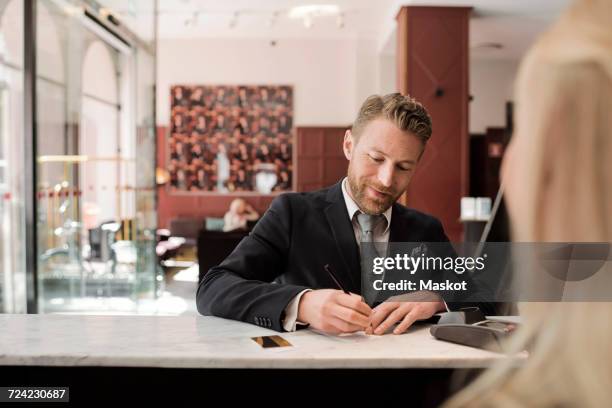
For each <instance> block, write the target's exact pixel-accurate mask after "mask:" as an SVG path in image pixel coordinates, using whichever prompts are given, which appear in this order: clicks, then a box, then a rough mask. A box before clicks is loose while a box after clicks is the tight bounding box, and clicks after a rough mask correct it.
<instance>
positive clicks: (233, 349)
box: [0, 314, 524, 368]
mask: <svg viewBox="0 0 612 408" xmlns="http://www.w3.org/2000/svg"><path fill="white" fill-rule="evenodd" d="M0 327H1V328H2V330H0V365H5V366H6V365H40V366H115V367H172V368H481V367H487V366H489V365H491V363H493V362H495V361H496V360H499V359H503V358H513V359H517V362H519V363H520V360H521V359H523V358H524V356H516V357H507V356H505V355H503V354H497V353H493V352H489V351H484V350H479V349H475V348H470V347H466V346H461V345H457V344H452V343H447V342H442V341H438V340H436V339H434V338H433V337H432V336H431V335H430V333H429V326H428V325H417V326H414V327H412V328H411V329H410V330H409V331H408V332H407V333H405V334H403V335H393V334H388V335H385V336H366V335H365V334H363V333H358V334H354V335H349V336H340V337H339V336H329V335H323V334H320V333H317V332H314V331H311V330H301V331H298V332H295V333H277V332H274V331H271V330H268V329H264V328H261V327H258V326H255V325H251V324H246V323H241V322H235V321H231V320H225V319H220V318H216V317H204V316H190V317H170V316H91V315H61V314H47V315H11V314H0ZM274 334H279V335H280V336H282V337H283V338H284V339H286V340H288V341H289V342H290V343H291V344H292V345H293V347H285V348H275V349H262V348H261V347H260V346H259V345H258V344H256V343H255V342H254V341H253V340H251V337H254V336H262V335H264V336H265V335H274Z"/></svg>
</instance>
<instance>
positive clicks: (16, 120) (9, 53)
mask: <svg viewBox="0 0 612 408" xmlns="http://www.w3.org/2000/svg"><path fill="white" fill-rule="evenodd" d="M23 10H24V9H23V2H22V1H21V0H10V1H9V0H0V313H25V311H26V293H25V290H26V289H25V286H26V280H25V279H26V273H25V240H24V235H25V212H24V211H25V210H24V185H25V184H24V183H25V182H26V181H25V180H24V178H23V171H22V166H23V164H22V163H23V157H24V156H23V155H24V142H23V140H24V128H23V105H24V98H23V81H24V75H23V48H24V47H23V44H24V43H23V32H24V31H23Z"/></svg>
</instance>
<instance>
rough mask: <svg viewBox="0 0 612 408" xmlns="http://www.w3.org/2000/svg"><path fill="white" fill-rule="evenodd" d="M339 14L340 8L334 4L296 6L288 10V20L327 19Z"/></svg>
mask: <svg viewBox="0 0 612 408" xmlns="http://www.w3.org/2000/svg"><path fill="white" fill-rule="evenodd" d="M338 14H340V7H338V6H337V5H335V4H309V5H304V6H296V7H293V8H292V9H291V10H289V18H295V19H304V18H306V17H311V18H312V17H329V16H337V15H338Z"/></svg>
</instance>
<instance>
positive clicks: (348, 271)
mask: <svg viewBox="0 0 612 408" xmlns="http://www.w3.org/2000/svg"><path fill="white" fill-rule="evenodd" d="M340 183H341V182H340ZM340 183H337V184H336V185H334V186H333V187H332V188H330V190H329V191H328V193H327V201H328V202H329V203H330V204H329V205H328V206H327V207H326V208H325V217H326V218H327V222H328V223H329V226H330V228H331V231H332V235H333V237H334V240H335V241H336V246H337V248H338V252H339V253H340V257H341V258H342V261H343V264H342V265H337V266H336V269H339V270H338V272H337V273H338V275H340V276H339V278H340V279H341V280H342V283H343V284H348V285H347V288H348V289H349V290H350V291H351V292H353V293H361V276H360V274H361V272H360V270H361V269H360V266H359V247H358V246H357V241H355V233H354V232H353V225H352V224H351V220H350V219H349V217H348V213H347V211H346V203H345V202H344V196H343V195H342V186H341V184H340ZM333 266H335V265H332V267H333Z"/></svg>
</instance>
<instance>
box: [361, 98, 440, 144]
mask: <svg viewBox="0 0 612 408" xmlns="http://www.w3.org/2000/svg"><path fill="white" fill-rule="evenodd" d="M381 118H382V119H388V120H390V121H391V122H393V123H394V124H395V125H396V126H397V127H398V128H399V129H401V130H402V131H404V132H409V133H412V134H413V135H415V136H416V137H418V138H419V139H420V140H421V142H422V143H423V146H425V144H426V143H427V141H428V140H429V138H430V137H431V118H430V117H429V114H428V113H427V110H425V108H424V107H423V105H421V104H420V103H419V102H417V101H416V100H415V99H414V98H412V97H411V96H410V95H402V94H400V93H397V92H396V93H390V94H387V95H384V96H381V95H372V96H369V97H368V98H367V99H366V100H365V102H364V103H363V104H362V105H361V108H360V109H359V113H358V114H357V119H355V122H354V123H353V128H352V133H353V135H354V137H355V138H356V140H358V139H359V136H361V133H362V132H363V129H364V128H365V127H366V126H367V124H368V123H370V122H371V121H373V120H375V119H381Z"/></svg>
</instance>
